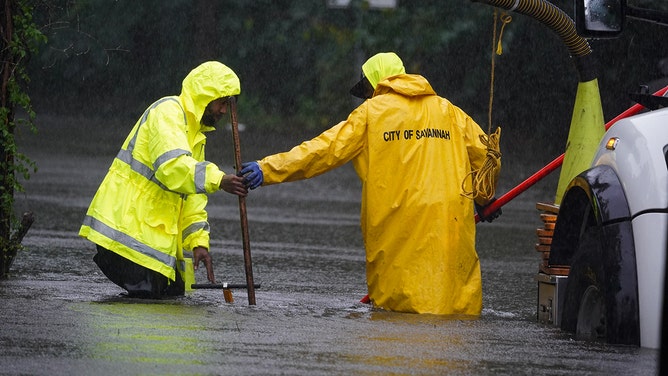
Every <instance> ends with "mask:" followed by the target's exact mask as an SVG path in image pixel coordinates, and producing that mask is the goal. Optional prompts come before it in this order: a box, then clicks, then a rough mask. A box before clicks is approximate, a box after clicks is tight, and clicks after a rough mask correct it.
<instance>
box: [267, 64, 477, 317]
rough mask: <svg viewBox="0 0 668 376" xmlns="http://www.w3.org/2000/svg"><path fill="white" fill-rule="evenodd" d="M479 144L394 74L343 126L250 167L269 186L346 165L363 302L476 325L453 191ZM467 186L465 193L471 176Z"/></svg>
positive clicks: (464, 118)
mask: <svg viewBox="0 0 668 376" xmlns="http://www.w3.org/2000/svg"><path fill="white" fill-rule="evenodd" d="M481 134H484V133H483V131H482V130H481V129H480V127H479V126H478V125H477V124H476V123H475V122H474V121H473V120H472V119H471V118H470V117H469V116H468V115H467V114H466V113H464V112H463V111H462V110H461V109H459V108H458V107H456V106H454V105H453V104H452V103H450V102H449V101H448V100H446V99H444V98H442V97H439V96H437V95H436V93H435V92H434V90H433V89H432V87H431V86H430V85H429V83H428V82H427V81H426V80H425V79H424V78H423V77H422V76H418V75H409V74H400V75H396V76H392V77H388V78H386V79H384V80H382V81H381V82H379V83H378V86H377V88H376V91H375V93H374V96H373V97H372V98H371V99H368V100H366V101H365V102H364V103H362V104H361V105H360V106H359V107H358V108H357V109H355V110H354V111H353V112H352V113H351V114H350V115H349V117H348V119H347V120H346V121H343V122H341V123H339V124H337V125H335V126H334V127H332V128H330V129H329V130H327V131H325V132H324V133H322V134H320V135H319V136H317V137H316V138H314V139H312V140H310V141H306V142H303V143H302V144H301V145H298V146H296V147H294V148H293V149H292V150H290V151H288V152H284V153H280V154H275V155H272V156H268V157H266V158H264V159H262V160H261V161H259V164H260V167H261V168H262V172H263V174H264V184H266V185H268V184H275V183H280V182H286V181H294V180H299V179H306V178H310V177H313V176H316V175H319V174H321V173H324V172H326V171H329V170H331V169H333V168H336V167H338V166H341V165H343V164H345V163H347V162H348V161H352V163H353V165H354V167H355V170H356V172H357V174H358V175H359V178H360V179H361V182H362V209H361V218H360V220H361V228H362V234H363V237H364V243H365V248H366V260H367V269H366V274H367V284H368V289H369V297H370V299H371V301H372V302H373V303H374V304H375V305H376V306H378V307H381V308H383V309H387V310H392V311H400V312H417V313H432V314H464V315H479V314H480V312H481V309H482V283H481V274H480V264H479V261H478V256H477V254H476V251H475V219H474V206H473V202H472V201H471V200H470V199H467V198H465V197H464V196H462V182H463V181H464V179H466V176H467V174H468V173H469V172H470V171H472V169H478V168H480V167H481V165H482V164H483V162H484V160H485V154H486V148H485V146H484V145H483V144H482V143H481V142H480V138H479V136H480V135H481ZM466 184H467V185H468V187H466V188H467V189H469V190H470V189H471V178H470V176H469V178H468V181H467V183H466Z"/></svg>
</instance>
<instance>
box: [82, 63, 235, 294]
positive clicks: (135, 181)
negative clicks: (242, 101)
mask: <svg viewBox="0 0 668 376" xmlns="http://www.w3.org/2000/svg"><path fill="white" fill-rule="evenodd" d="M240 91H241V86H240V83H239V78H238V77H237V76H236V74H235V73H234V72H233V71H232V70H231V69H230V68H228V67H227V66H225V65H223V64H221V63H218V62H206V63H204V64H201V65H200V66H198V67H197V68H195V69H194V70H192V71H191V72H190V73H189V74H188V76H187V77H186V78H185V79H184V80H183V85H182V91H181V94H180V95H178V96H170V97H164V98H162V99H160V100H158V101H156V102H155V103H153V104H152V105H151V106H150V107H149V108H148V109H147V110H146V111H145V112H144V114H143V115H142V116H141V118H140V119H139V120H138V121H137V123H136V124H135V126H134V128H133V129H132V131H131V132H130V134H129V135H128V137H127V139H126V140H125V142H124V143H123V146H122V148H121V150H120V151H119V153H118V154H117V155H116V158H115V159H114V160H113V162H112V164H111V167H110V168H109V171H108V173H107V175H106V176H105V178H104V180H103V181H102V184H101V185H100V187H99V189H98V191H97V193H96V194H95V197H94V198H93V201H92V202H91V204H90V207H89V208H88V211H87V213H86V217H85V219H84V222H83V225H82V226H81V229H80V231H79V235H80V236H82V237H84V238H86V239H88V240H90V241H91V242H93V243H96V244H98V245H100V246H102V247H104V248H106V249H108V250H110V251H113V252H116V253H117V254H119V255H121V256H123V257H125V258H127V259H129V260H131V261H133V262H135V263H137V264H139V265H142V266H144V267H146V268H149V269H151V270H154V271H156V272H159V273H161V274H162V275H164V276H166V277H167V278H169V279H170V280H172V281H173V280H175V269H176V268H177V261H178V262H182V261H183V250H184V249H185V250H192V249H193V248H194V247H196V246H202V247H205V248H207V249H208V248H209V224H208V222H207V221H208V218H207V213H206V210H205V207H206V204H207V196H206V194H207V193H212V192H216V191H218V190H219V189H220V182H221V180H222V178H223V175H224V172H223V171H221V170H220V169H219V168H218V167H217V166H216V165H214V164H213V163H210V162H207V161H205V157H204V146H205V143H206V136H205V135H204V132H207V131H210V130H212V129H213V127H207V126H204V125H201V124H200V120H201V118H202V115H203V114H204V110H205V108H206V106H207V105H208V104H209V102H211V101H213V100H215V99H218V98H223V97H228V96H233V95H238V94H239V93H240ZM180 266H182V265H180ZM179 270H184V269H183V268H179Z"/></svg>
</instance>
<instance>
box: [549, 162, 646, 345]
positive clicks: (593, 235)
mask: <svg viewBox="0 0 668 376" xmlns="http://www.w3.org/2000/svg"><path fill="white" fill-rule="evenodd" d="M549 264H550V265H554V266H557V265H563V266H569V267H570V271H569V275H568V283H567V285H566V289H565V293H564V298H563V301H562V302H561V304H562V307H559V308H560V310H559V311H560V312H561V329H562V330H565V331H568V332H573V333H575V332H576V330H577V329H578V315H579V312H580V305H581V303H582V298H583V295H584V294H585V291H586V290H587V289H588V288H589V287H590V286H594V287H595V288H596V289H595V290H596V291H598V292H600V296H601V300H602V303H603V305H604V307H602V313H601V320H600V322H601V323H600V328H599V329H600V330H598V329H597V330H596V331H597V332H600V337H599V339H600V340H604V341H606V342H608V343H614V344H629V345H638V346H639V345H640V318H639V310H638V277H637V268H636V258H635V244H634V239H633V229H632V226H631V214H630V211H629V207H628V203H627V200H626V195H625V194H624V190H623V188H622V184H621V182H620V180H619V177H618V176H617V174H616V173H615V171H614V170H613V169H612V168H611V167H610V166H605V165H601V166H596V167H593V168H591V169H589V170H587V171H585V172H583V173H581V174H580V175H578V176H577V177H575V179H573V180H572V181H571V183H570V184H569V185H568V188H567V189H566V193H565V194H564V198H563V199H562V202H561V205H560V209H559V215H558V216H557V223H556V225H555V229H554V235H553V239H552V245H551V249H550V259H549Z"/></svg>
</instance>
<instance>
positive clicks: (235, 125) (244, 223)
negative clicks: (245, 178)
mask: <svg viewBox="0 0 668 376" xmlns="http://www.w3.org/2000/svg"><path fill="white" fill-rule="evenodd" d="M230 116H231V118H232V119H231V120H232V140H233V142H234V164H235V166H236V168H237V174H238V173H239V172H240V171H241V144H240V142H239V120H238V119H237V100H236V98H235V97H232V98H230ZM239 215H240V217H241V238H242V241H243V247H244V267H245V269H246V285H247V286H248V304H250V305H255V284H254V283H253V262H252V260H251V252H250V240H249V237H248V217H247V214H246V198H245V197H241V196H239Z"/></svg>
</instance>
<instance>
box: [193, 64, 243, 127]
mask: <svg viewBox="0 0 668 376" xmlns="http://www.w3.org/2000/svg"><path fill="white" fill-rule="evenodd" d="M240 93H241V84H240V82H239V77H237V75H236V74H235V73H234V71H232V69H230V68H229V67H227V66H226V65H224V64H222V63H219V62H217V61H207V62H205V63H202V64H201V65H199V66H198V67H197V68H195V69H193V70H192V71H191V72H190V73H188V75H187V76H186V78H184V79H183V85H182V88H181V95H180V97H181V99H182V100H183V103H184V106H185V109H186V111H188V112H190V113H192V114H193V116H194V117H195V119H196V120H197V122H199V121H200V120H201V119H202V115H203V114H204V110H205V109H206V106H207V105H208V104H209V103H210V102H211V101H213V100H216V99H218V98H223V97H230V96H234V95H239V94H240Z"/></svg>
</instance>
